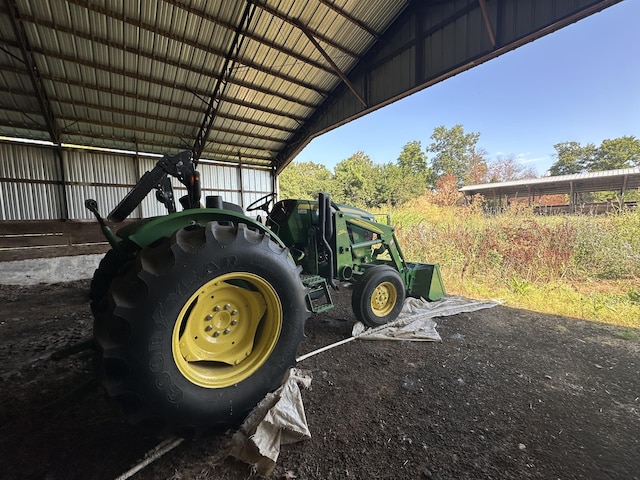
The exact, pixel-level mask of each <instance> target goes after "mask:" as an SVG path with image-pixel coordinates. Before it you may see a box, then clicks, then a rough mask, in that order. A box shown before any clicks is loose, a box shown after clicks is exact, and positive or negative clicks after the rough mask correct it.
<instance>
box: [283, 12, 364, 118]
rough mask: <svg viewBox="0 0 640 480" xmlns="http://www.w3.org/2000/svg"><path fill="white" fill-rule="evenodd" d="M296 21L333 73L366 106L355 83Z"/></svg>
mask: <svg viewBox="0 0 640 480" xmlns="http://www.w3.org/2000/svg"><path fill="white" fill-rule="evenodd" d="M296 23H297V24H298V28H299V29H300V30H302V31H303V32H304V34H305V35H306V36H307V38H308V39H309V41H310V42H311V43H312V44H313V46H314V47H316V49H317V50H318V51H319V52H320V54H321V55H322V56H323V57H324V59H325V60H326V61H327V62H328V63H329V65H331V68H332V69H333V71H334V72H335V74H336V75H337V76H338V77H340V80H342V81H343V82H344V84H345V85H346V86H347V88H348V89H349V90H351V93H353V94H354V95H355V96H356V98H357V99H358V101H359V102H360V103H361V104H362V106H363V107H365V108H367V102H366V101H365V100H364V98H362V95H360V92H358V90H357V89H356V87H355V85H353V83H352V82H351V80H349V78H347V76H346V75H345V74H344V73H343V72H342V70H340V67H338V65H336V63H335V62H334V61H333V60H332V59H331V56H330V55H329V54H328V53H327V52H326V51H325V50H324V48H322V45H320V43H319V42H318V41H317V40H316V39H315V38H314V37H313V35H312V34H311V32H310V31H309V30H308V29H307V28H306V27H305V26H304V25H303V24H302V23H301V22H297V21H296Z"/></svg>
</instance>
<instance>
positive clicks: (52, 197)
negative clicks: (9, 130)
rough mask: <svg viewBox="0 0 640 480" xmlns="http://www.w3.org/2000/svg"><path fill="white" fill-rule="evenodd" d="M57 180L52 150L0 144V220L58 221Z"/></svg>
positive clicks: (58, 190) (60, 191)
mask: <svg viewBox="0 0 640 480" xmlns="http://www.w3.org/2000/svg"><path fill="white" fill-rule="evenodd" d="M34 180H35V182H34ZM60 181H61V175H60V169H59V163H58V158H57V156H56V154H55V151H54V150H52V149H50V148H42V147H34V146H30V145H19V144H8V143H0V195H1V196H2V200H1V203H0V208H1V210H0V220H49V219H57V218H60V217H61V216H62V196H61V195H62V186H61V185H60Z"/></svg>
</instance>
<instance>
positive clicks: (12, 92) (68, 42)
mask: <svg viewBox="0 0 640 480" xmlns="http://www.w3.org/2000/svg"><path fill="white" fill-rule="evenodd" d="M0 1H2V2H3V4H4V6H5V9H4V10H3V11H2V12H0V93H2V95H0V136H9V137H26V138H32V139H37V140H52V141H53V142H54V143H56V144H59V143H66V144H80V145H88V146H93V147H108V148H117V149H126V150H137V151H142V152H151V153H175V152H176V151H179V150H184V149H193V150H195V151H198V150H201V151H202V158H205V159H213V160H218V161H228V162H233V163H237V162H238V160H239V159H240V158H241V159H242V161H243V162H244V163H247V164H256V165H265V166H274V167H276V168H281V167H282V166H283V165H286V163H287V162H288V161H289V160H290V159H291V158H292V156H293V155H295V153H296V152H297V151H298V150H299V149H300V148H301V146H302V145H304V144H305V142H307V141H309V138H310V136H312V135H315V134H317V133H318V132H319V131H320V130H322V129H325V128H326V125H325V124H326V121H327V120H328V121H330V122H332V123H331V126H335V125H336V124H338V123H340V122H344V121H346V120H348V119H350V118H353V117H354V115H361V114H364V113H366V112H368V111H371V110H373V109H375V108H378V107H379V106H381V105H382V104H384V103H385V102H389V101H392V100H393V99H395V98H397V97H398V96H399V95H406V94H408V93H410V92H411V90H412V89H413V90H415V89H417V88H424V87H426V86H427V85H428V84H429V83H430V82H433V81H434V79H437V78H444V76H445V75H447V74H448V72H449V71H450V70H451V69H452V68H454V69H455V68H459V67H458V65H466V66H470V65H471V64H469V63H468V62H469V59H470V58H471V59H473V62H475V61H476V60H477V59H479V58H481V57H482V58H491V57H492V56H495V55H497V54H499V53H503V52H504V51H508V50H509V49H510V48H512V45H518V44H520V43H521V42H525V41H528V39H529V38H534V37H535V36H536V35H537V32H540V31H542V30H544V31H545V32H546V33H548V32H550V31H552V30H553V29H554V28H560V27H561V26H563V25H565V24H567V23H568V22H571V21H575V20H577V19H579V18H581V17H582V16H584V15H588V14H590V13H593V12H595V11H598V10H600V9H602V8H605V7H607V6H609V5H612V4H614V3H616V2H617V1H619V0H571V1H569V0H567V1H563V2H554V1H552V0H544V1H542V0H541V1H538V2H534V1H533V0H526V1H525V0H522V1H520V0H506V1H504V2H486V5H488V10H487V11H486V12H484V13H486V14H487V15H489V16H490V17H491V18H492V19H493V21H494V23H495V22H496V21H497V20H498V19H501V20H502V22H501V23H500V25H499V31H500V32H502V33H501V36H502V39H503V41H504V43H503V44H502V45H497V46H496V45H495V44H494V45H491V43H490V42H489V40H488V37H489V33H488V31H487V26H486V24H485V23H484V22H483V15H482V14H481V8H487V7H482V5H485V3H484V2H478V1H477V0H455V1H453V0H452V1H443V0H421V1H420V2H416V1H413V2H412V1H411V0H367V1H366V2H365V1H361V0H246V1H244V0H127V1H117V2H114V1H110V0H47V1H40V0H0ZM557 3H560V4H559V5H556V4H557ZM516 4H517V5H516ZM407 7H411V8H407ZM405 16H406V18H403V17H405ZM529 17H531V18H529ZM534 17H535V18H534ZM514 22H515V23H516V24H517V25H515V24H514V26H511V24H512V23H514ZM521 24H522V25H521ZM432 26H435V27H432ZM436 27H437V28H436ZM432 28H434V29H433V30H432ZM419 29H422V33H421V32H419V31H417V30H419ZM427 30H429V33H428V34H427V33H424V32H425V31H427ZM431 30H432V31H431ZM511 30H513V32H512V31H511ZM387 32H392V33H393V34H394V35H395V37H391V38H385V36H386V35H387ZM471 44H472V45H471ZM472 47H473V48H472ZM387 48H390V51H389V52H388V53H385V54H384V56H379V57H377V58H376V57H375V55H374V54H375V53H376V52H383V51H384V50H385V49H387ZM419 53H420V54H421V55H422V57H418V54H419ZM387 55H388V56H389V57H390V59H388V58H386V57H385V56H387ZM396 57H397V58H398V61H397V62H396V61H395V60H396ZM371 62H376V63H375V64H372V63H371ZM465 62H467V63H465ZM225 66H226V69H225ZM465 68H466V67H465ZM358 69H360V71H357V70H358ZM399 69H400V70H401V73H402V74H401V75H399V74H398V73H399V71H398V70H399ZM353 72H355V73H356V74H357V75H354V76H353V77H350V78H352V79H353V80H348V79H347V75H350V74H351V73H353ZM363 72H364V73H363ZM352 83H355V84H356V85H352ZM345 86H346V87H348V90H350V91H351V93H350V94H351V95H352V97H353V99H347V101H346V102H345V100H344V96H343V92H344V91H345ZM360 93H362V95H360ZM364 97H366V99H365V98H364ZM354 99H355V102H356V103H355V108H354V106H353V103H352V102H351V101H350V100H354ZM323 115H324V118H322V117H323Z"/></svg>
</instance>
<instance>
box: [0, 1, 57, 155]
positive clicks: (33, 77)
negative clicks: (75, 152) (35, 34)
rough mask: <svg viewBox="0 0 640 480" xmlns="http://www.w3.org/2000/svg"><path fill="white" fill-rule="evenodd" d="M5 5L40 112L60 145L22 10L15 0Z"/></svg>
mask: <svg viewBox="0 0 640 480" xmlns="http://www.w3.org/2000/svg"><path fill="white" fill-rule="evenodd" d="M4 5H5V11H6V12H8V17H9V20H10V22H11V28H12V29H13V33H14V35H15V37H16V40H17V42H18V48H19V49H20V53H21V54H22V60H23V61H24V63H25V66H26V70H27V73H28V75H29V80H30V81H31V86H32V87H33V90H34V92H35V96H36V98H37V100H38V105H39V107H40V110H41V112H40V113H41V115H42V117H43V118H44V121H45V124H46V125H47V130H48V132H49V135H50V137H51V141H52V142H53V143H55V144H56V145H58V144H59V143H60V133H59V131H58V128H57V126H56V119H55V117H54V116H53V112H52V111H51V105H50V104H49V99H48V98H47V93H46V92H45V90H44V86H43V85H42V79H41V78H40V74H39V72H38V68H37V66H36V64H35V61H34V59H33V52H32V50H31V47H30V46H29V41H28V40H27V36H26V34H25V31H24V28H23V26H22V21H21V19H20V12H19V11H18V8H17V6H16V5H15V3H14V1H13V0H4Z"/></svg>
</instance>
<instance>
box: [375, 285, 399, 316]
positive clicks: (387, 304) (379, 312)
mask: <svg viewBox="0 0 640 480" xmlns="http://www.w3.org/2000/svg"><path fill="white" fill-rule="evenodd" d="M397 301H398V290H397V289H396V287H395V285H394V284H393V283H391V282H382V283H381V284H379V285H378V286H377V287H376V288H375V289H374V291H373V294H372V295H371V311H372V312H373V314H374V315H375V316H377V317H386V316H387V315H389V314H390V313H391V311H392V310H393V307H395V305H396V302H397Z"/></svg>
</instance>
